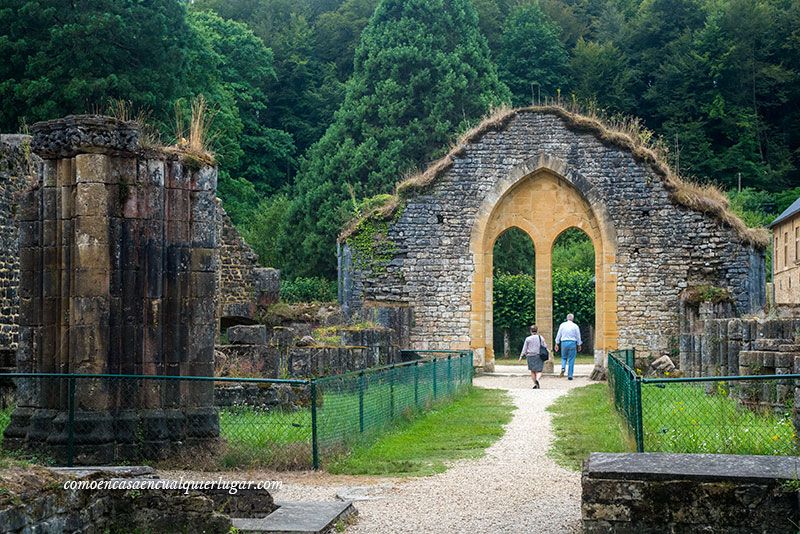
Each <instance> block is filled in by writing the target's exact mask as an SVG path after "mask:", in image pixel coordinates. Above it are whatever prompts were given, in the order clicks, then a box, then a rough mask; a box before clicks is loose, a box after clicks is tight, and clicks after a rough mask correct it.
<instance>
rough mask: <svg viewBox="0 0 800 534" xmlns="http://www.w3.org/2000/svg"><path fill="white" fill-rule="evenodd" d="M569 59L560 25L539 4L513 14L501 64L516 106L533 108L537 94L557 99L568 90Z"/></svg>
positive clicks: (529, 5) (504, 37)
mask: <svg viewBox="0 0 800 534" xmlns="http://www.w3.org/2000/svg"><path fill="white" fill-rule="evenodd" d="M568 60H569V56H568V55H567V51H566V50H565V48H564V46H563V44H562V43H561V41H560V40H559V30H558V26H556V25H555V24H554V23H553V22H552V21H551V20H550V18H549V17H548V16H547V15H545V13H544V11H542V8H541V7H540V6H539V4H538V3H532V4H527V5H523V6H521V7H519V8H517V9H515V10H514V11H513V12H512V13H511V15H509V17H508V20H507V21H506V29H505V31H504V32H503V44H502V47H501V49H500V54H499V58H498V64H499V70H500V77H501V78H502V80H503V81H504V82H505V83H506V84H507V85H508V87H509V88H510V89H511V92H512V94H513V95H514V96H513V102H514V105H517V106H522V105H530V104H531V101H532V100H533V99H534V96H533V95H534V94H535V96H536V97H537V98H538V95H539V93H541V94H542V95H543V96H548V97H553V96H555V95H556V93H557V92H558V91H559V90H565V89H566V84H567V70H568V69H567V62H568Z"/></svg>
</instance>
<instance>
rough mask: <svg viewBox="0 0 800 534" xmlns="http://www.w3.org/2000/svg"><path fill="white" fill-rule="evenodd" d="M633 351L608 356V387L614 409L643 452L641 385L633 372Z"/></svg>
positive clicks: (623, 351)
mask: <svg viewBox="0 0 800 534" xmlns="http://www.w3.org/2000/svg"><path fill="white" fill-rule="evenodd" d="M634 358H635V353H634V351H633V349H624V350H618V351H614V352H612V353H610V354H609V355H608V386H609V391H610V392H611V395H612V398H613V401H614V408H616V410H617V413H619V414H620V415H621V416H622V419H623V421H624V422H625V426H626V428H627V431H628V434H629V435H630V436H631V437H632V438H633V440H634V441H635V442H636V448H637V450H639V451H641V450H642V426H641V422H642V417H641V415H642V396H641V389H640V388H641V384H640V382H639V378H638V377H637V376H636V372H635V371H634V370H633V362H634Z"/></svg>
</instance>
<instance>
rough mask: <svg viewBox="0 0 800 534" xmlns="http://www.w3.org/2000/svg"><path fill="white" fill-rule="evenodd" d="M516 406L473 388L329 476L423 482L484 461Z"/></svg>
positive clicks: (502, 395)
mask: <svg viewBox="0 0 800 534" xmlns="http://www.w3.org/2000/svg"><path fill="white" fill-rule="evenodd" d="M512 410H513V404H512V403H511V399H510V398H509V396H508V394H507V393H506V392H505V391H503V390H496V389H481V388H471V389H469V390H468V392H467V393H466V394H464V395H462V396H460V397H458V398H456V399H455V400H454V401H453V402H452V403H448V404H445V405H439V406H436V407H435V408H434V409H433V410H432V411H430V412H428V413H426V414H425V415H423V416H421V417H419V418H417V419H415V420H413V421H409V422H406V423H403V424H400V425H399V426H398V427H397V428H396V429H394V430H392V431H389V432H387V433H386V434H384V435H382V436H381V437H380V438H378V440H376V441H375V442H373V443H371V444H369V445H365V446H362V447H356V448H355V449H354V450H353V451H352V452H351V453H350V454H349V455H347V456H345V457H343V458H341V459H339V460H338V461H336V462H333V463H332V464H331V465H330V466H328V471H330V472H332V473H337V474H352V475H393V476H396V475H401V476H423V475H430V474H434V473H440V472H442V471H444V470H446V469H447V464H448V462H451V461H453V460H458V459H462V458H478V457H480V456H482V455H483V454H484V451H485V450H486V448H487V447H489V446H490V445H491V444H492V443H494V442H495V441H497V440H498V439H500V437H501V436H502V435H503V433H504V432H505V430H504V427H505V425H506V424H507V423H508V422H509V421H510V420H511V412H512Z"/></svg>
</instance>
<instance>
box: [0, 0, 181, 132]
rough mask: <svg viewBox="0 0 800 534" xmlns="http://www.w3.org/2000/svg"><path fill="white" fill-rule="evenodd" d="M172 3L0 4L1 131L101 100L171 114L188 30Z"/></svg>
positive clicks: (15, 0) (56, 0) (14, 0)
mask: <svg viewBox="0 0 800 534" xmlns="http://www.w3.org/2000/svg"><path fill="white" fill-rule="evenodd" d="M182 4H183V2H181V1H179V0H158V1H152V2H140V1H136V0H119V1H113V2H111V1H97V0H71V1H68V0H49V1H47V2H41V1H35V0H0V58H2V59H0V130H2V131H16V130H17V128H18V127H19V122H20V121H21V120H23V119H25V120H27V121H28V122H34V121H38V120H44V119H52V118H56V117H60V116H63V115H66V114H68V113H85V112H87V111H90V110H92V109H101V108H102V107H104V106H105V105H106V104H107V102H108V99H110V98H114V99H125V100H128V101H131V102H133V103H134V105H135V106H136V107H142V108H149V109H151V110H152V111H153V113H154V115H155V116H157V117H158V118H162V117H166V115H167V114H168V113H171V108H172V103H173V102H174V100H175V98H176V97H177V96H179V94H180V91H181V82H182V80H183V79H184V74H185V72H186V67H187V62H186V49H185V43H186V42H187V41H191V40H192V37H191V30H190V28H189V26H188V25H187V24H186V21H185V8H184V6H183V5H182Z"/></svg>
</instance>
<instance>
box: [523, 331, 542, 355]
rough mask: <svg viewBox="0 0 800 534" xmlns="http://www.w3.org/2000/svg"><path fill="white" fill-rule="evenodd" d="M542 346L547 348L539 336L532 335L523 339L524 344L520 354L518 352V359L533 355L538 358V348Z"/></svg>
mask: <svg viewBox="0 0 800 534" xmlns="http://www.w3.org/2000/svg"><path fill="white" fill-rule="evenodd" d="M542 346H543V347H547V343H545V342H544V338H543V337H542V336H540V335H539V334H532V335H530V336H528V337H526V338H525V343H524V344H523V345H522V352H520V354H519V357H520V358H522V357H523V356H526V355H528V354H535V355H537V356H538V355H539V348H540V347H542Z"/></svg>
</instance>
